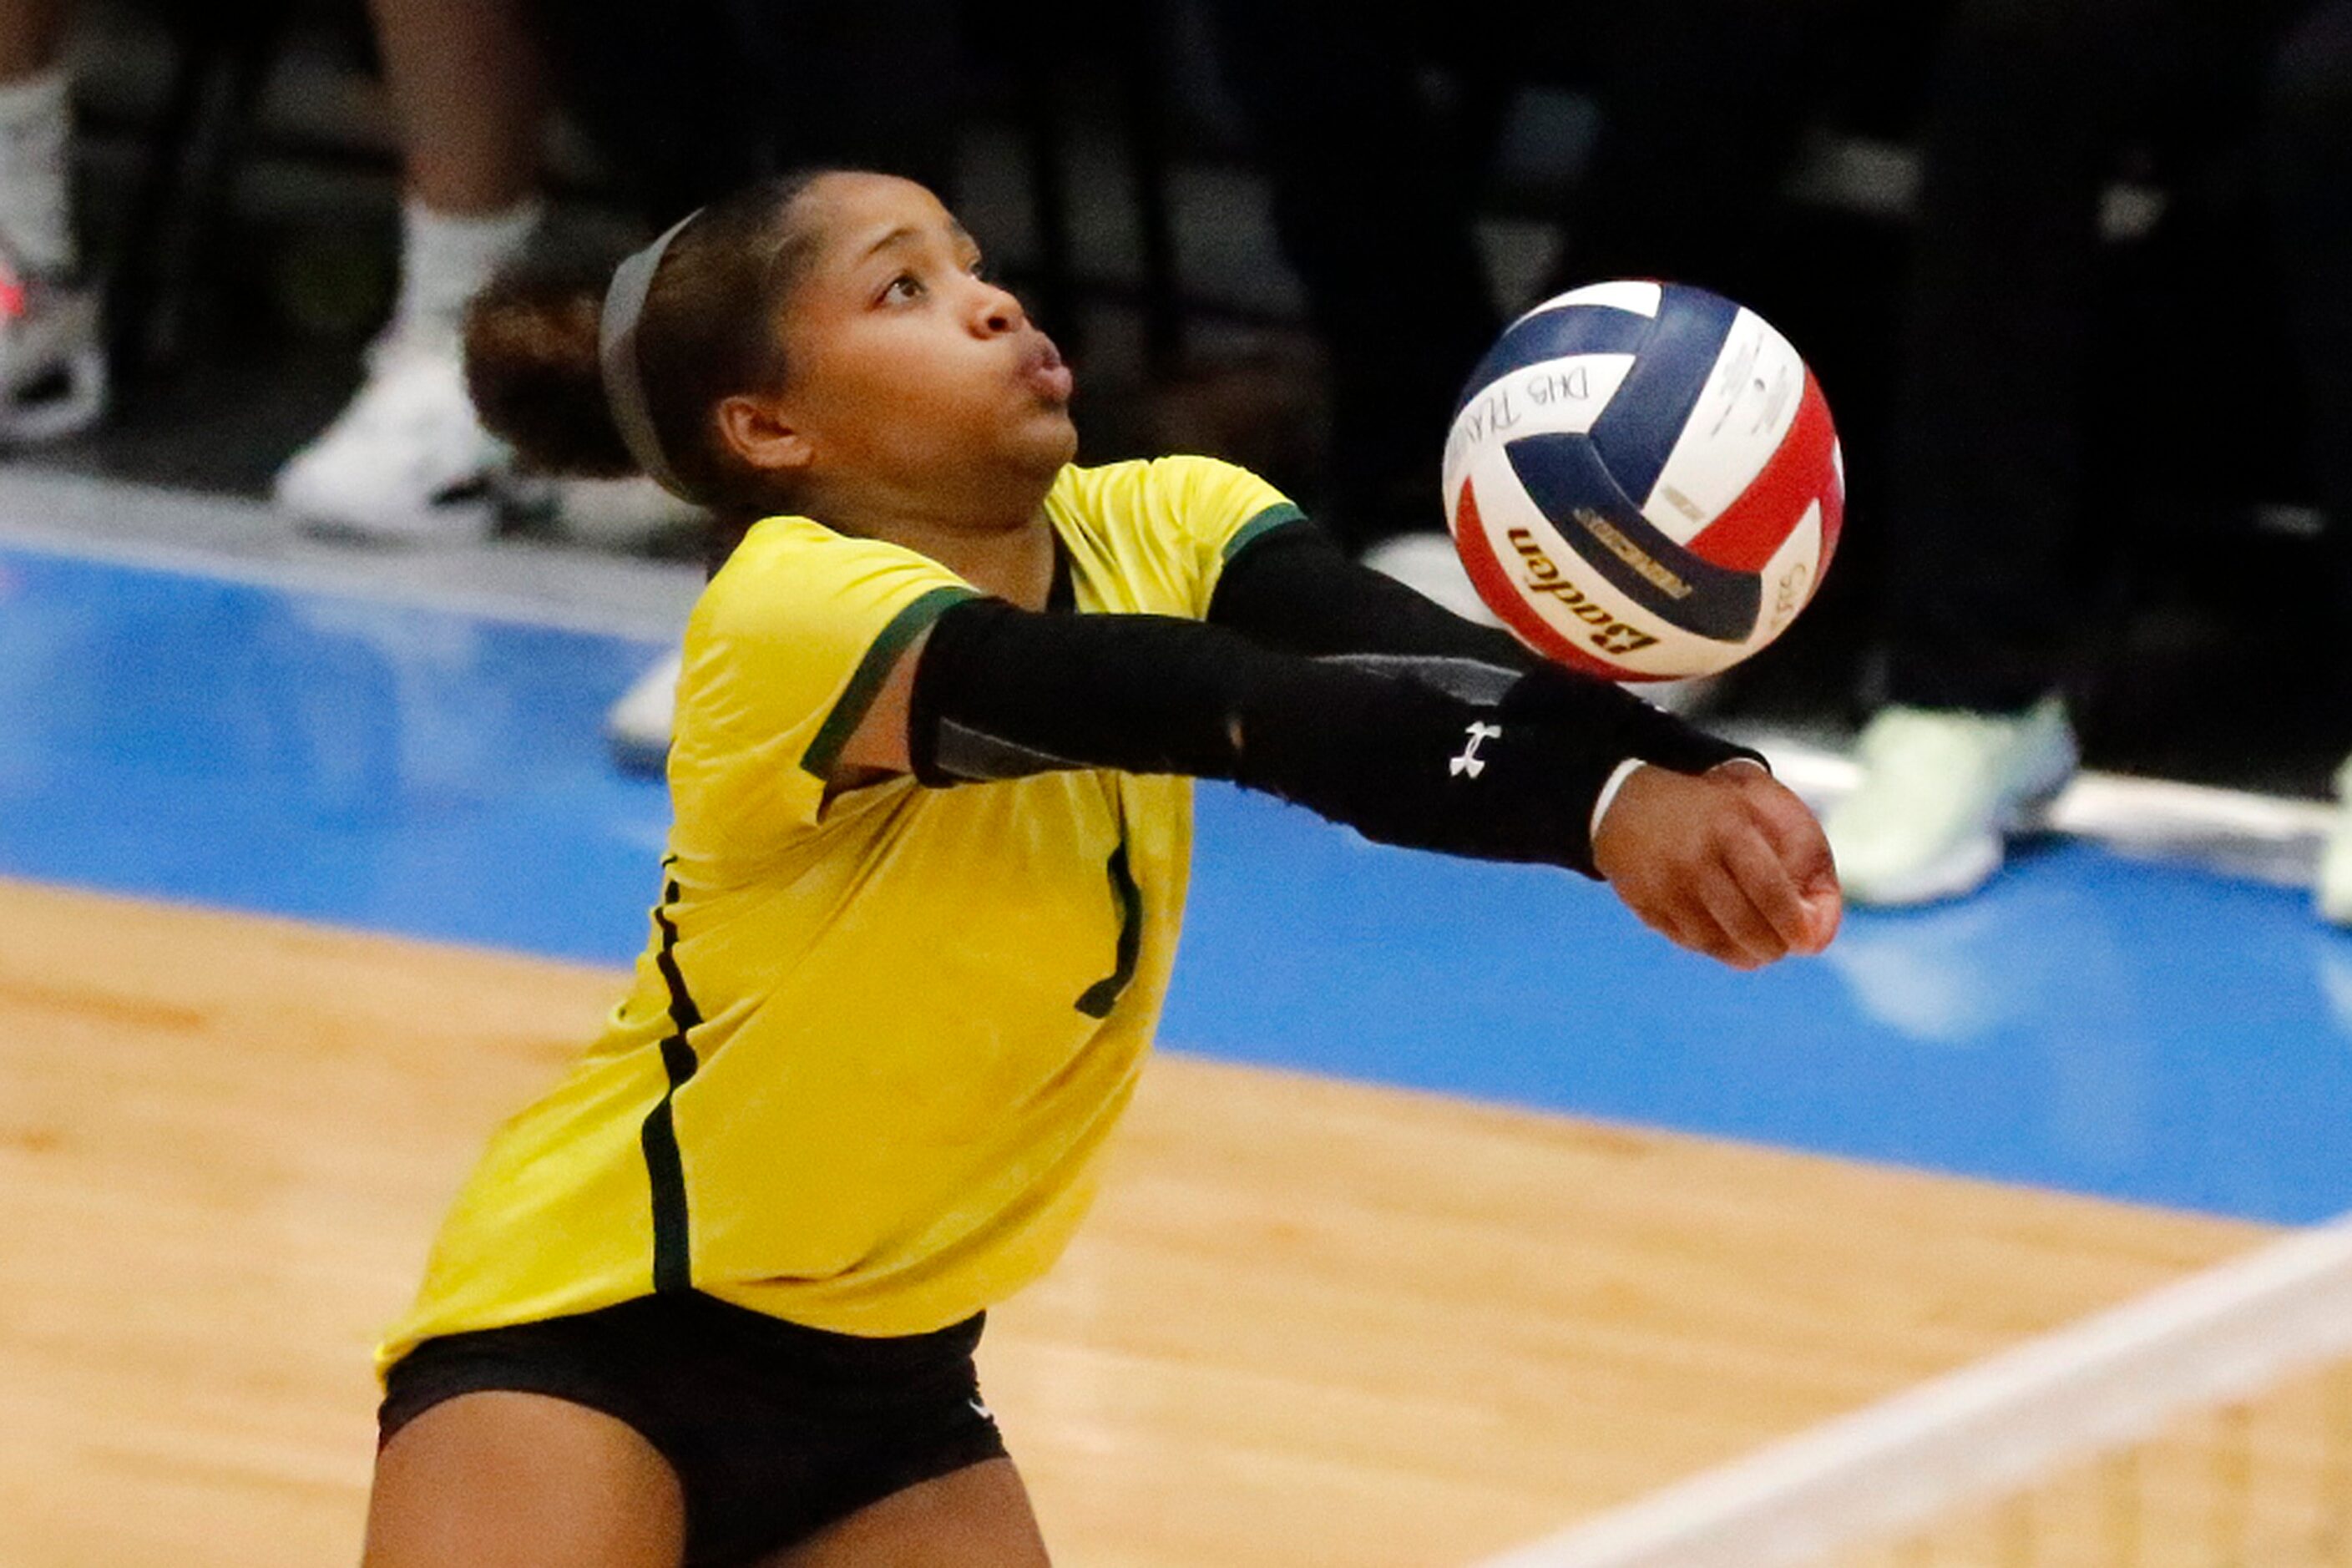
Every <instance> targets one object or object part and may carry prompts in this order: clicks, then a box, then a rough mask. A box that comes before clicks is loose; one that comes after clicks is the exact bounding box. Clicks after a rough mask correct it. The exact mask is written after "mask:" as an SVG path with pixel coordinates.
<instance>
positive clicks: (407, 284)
mask: <svg viewBox="0 0 2352 1568" xmlns="http://www.w3.org/2000/svg"><path fill="white" fill-rule="evenodd" d="M370 11H371V14H372V16H373V21H374V24H375V32H376V43H377V48H378V52H379V53H380V54H381V56H382V58H383V74H384V83H385V87H386V89H388V90H389V92H390V94H391V97H392V101H393V107H394V111H395V113H396V114H397V116H398V120H399V125H400V137H401V147H402V154H403V159H402V187H403V188H402V201H401V257H400V262H401V265H400V292H399V296H398V299H397V301H396V302H395V304H394V307H393V314H392V320H391V321H390V322H389V323H388V324H387V325H386V326H385V327H384V329H383V331H382V332H381V333H380V334H379V335H378V336H377V338H376V340H375V342H374V343H373V345H372V346H371V347H370V348H369V350H368V353H367V374H366V377H365V379H364V380H363V381H362V384H361V385H360V389H359V391H358V393H357V394H356V395H353V397H352V401H351V403H350V404H349V405H347V406H346V407H345V408H344V409H343V411H342V413H341V415H340V416H338V417H337V418H336V419H335V421H334V422H333V423H332V424H331V425H330V426H328V427H327V428H326V429H325V430H324V431H322V432H321V433H320V435H319V436H318V437H316V438H315V439H313V440H312V441H311V442H310V444H309V445H308V446H306V447H303V448H302V449H301V450H300V451H299V452H297V453H295V454H294V456H293V457H292V458H290V459H289V461H288V462H287V463H286V465H285V467H284V468H281V469H279V470H278V477H277V481H276V484H275V487H274V488H275V492H276V497H277V500H278V504H279V505H280V506H281V507H283V508H285V509H286V510H288V511H289V512H291V513H293V514H294V515H295V516H296V517H297V518H298V519H299V520H300V521H302V522H303V523H304V524H305V525H306V526H309V527H311V528H314V529H318V530H321V531H331V532H334V533H338V534H342V535H348V536H352V537H356V538H361V539H365V540H369V541H373V542H391V543H454V542H474V541H480V540H484V539H488V537H490V535H491V534H492V533H494V532H495V531H496V530H497V526H498V517H499V502H500V486H499V481H500V479H501V478H502V476H503V473H504V470H505V468H506V467H507V462H506V455H505V452H504V450H503V448H502V447H500V446H499V443H498V442H497V441H495V440H493V439H492V438H491V437H490V436H489V434H488V432H487V431H485V430H484V429H483V428H482V426H481V423H480V421H479V420H478V419H477V418H476V417H475V416H474V410H473V405H471V404H470V403H469V402H467V397H466V385H465V373H464V369H463V365H462V363H461V356H460V354H459V350H458V342H459V329H460V327H461V325H462V323H463V321H464V318H465V311H466V306H467V301H469V300H471V299H472V298H473V297H474V295H475V294H476V293H477V292H478V291H479V290H480V289H482V288H483V286H484V285H486V284H487V283H488V282H489V280H490V279H491V278H492V277H493V276H495V275H496V274H497V272H498V271H499V268H502V267H504V266H505V265H506V264H507V263H508V262H509V261H510V260H512V259H514V258H516V257H517V256H519V255H520V254H521V252H522V250H523V247H525V246H526V245H527V244H528V243H529V242H530V237H531V236H532V234H533V233H534V232H535V231H536V230H537V229H538V227H539V225H540V222H541V219H542V217H543V216H545V213H546V205H545V202H544V200H543V199H542V197H541V194H540V159H541V148H542V144H543V141H544V138H545V134H546V129H547V123H548V113H549V106H548V88H547V71H546V67H545V64H544V61H543V59H542V58H541V50H540V47H539V41H538V39H537V38H536V37H534V35H533V33H532V31H531V29H530V27H529V26H527V25H526V23H525V18H524V16H523V15H522V12H521V9H520V0H371V4H370Z"/></svg>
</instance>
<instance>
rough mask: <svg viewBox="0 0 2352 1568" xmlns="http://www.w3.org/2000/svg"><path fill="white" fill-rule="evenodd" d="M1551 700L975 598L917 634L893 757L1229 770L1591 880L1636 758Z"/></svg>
mask: <svg viewBox="0 0 2352 1568" xmlns="http://www.w3.org/2000/svg"><path fill="white" fill-rule="evenodd" d="M1607 689H1611V690H1613V688H1607ZM1548 706H1549V705H1548V703H1547V702H1546V700H1544V694H1543V693H1542V692H1541V691H1539V690H1533V689H1528V688H1526V686H1525V683H1515V684H1514V685H1513V686H1512V687H1511V689H1508V690H1507V691H1504V692H1502V693H1500V694H1499V697H1498V700H1494V701H1487V702H1481V701H1475V700H1467V699H1465V698H1463V697H1461V696H1457V695H1454V694H1452V693H1450V692H1447V691H1444V690H1440V689H1436V688H1435V687H1433V686H1431V685H1428V684H1425V683H1423V682H1422V681H1420V680H1417V679H1400V678H1399V677H1398V676H1397V675H1395V674H1393V673H1383V672H1381V671H1379V670H1375V669H1365V668H1354V667H1351V666H1350V665H1349V664H1346V663H1341V662H1332V661H1327V660H1319V659H1312V658H1301V657H1299V656H1298V655H1297V654H1294V653H1287V652H1284V651H1281V650H1278V649H1274V648H1268V647H1263V646H1261V645H1259V644H1258V643H1256V642H1254V641H1253V640H1251V639H1250V638H1248V637H1244V636H1242V635H1241V634H1240V633H1238V632H1236V631H1234V630H1233V629H1231V628H1230V627H1225V626H1210V625H1203V624H1202V623H1200V622H1195V621H1189V620H1181V619H1177V618H1174V617H1170V616H1131V615H1053V614H1040V613H1035V612H1032V611H1026V610H1022V609H1019V608H1017V607H1015V606H1014V605H1009V604H1006V603H1004V602H1003V600H998V599H971V600H967V601H965V602H963V603H961V604H959V605H954V606H953V607H951V608H950V609H949V610H947V611H946V612H945V613H944V614H942V615H941V616H940V618H939V620H938V621H937V622H936V623H934V625H933V626H932V627H931V631H930V635H929V639H928V641H927V642H926V643H925V645H924V647H923V650H922V654H921V658H920V663H919V665H918V666H917V668H916V673H915V685H914V694H913V701H912V707H911V711H910V714H909V719H908V749H909V752H910V753H911V755H912V758H913V763H914V770H915V774H916V776H917V778H918V779H919V780H920V781H921V782H922V783H924V784H928V785H930V786H933V787H944V786H947V785H950V784H958V783H963V782H967V781H977V780H985V779H1001V778H1013V777H1020V776H1023V775H1025V774H1029V773H1040V772H1045V771H1049V770H1053V769H1057V768H1076V767H1103V768H1115V769H1118V770H1121V771H1124V772H1128V773H1183V774H1190V775H1192V776H1193V777H1196V778H1217V779H1230V780H1233V781H1234V782H1236V783H1238V784H1242V785H1244V787H1247V788H1251V789H1256V790H1262V791H1265V792H1267V793H1269V794H1272V795H1279V796H1281V797H1282V798H1284V799H1286V800H1290V801H1294V802H1296V803H1297V804H1298V805H1304V806H1307V807H1308V808H1309V809H1311V810H1313V811H1315V812H1318V813H1319V814H1320V815H1322V816H1327V817H1329V818H1331V819H1332V820H1334V821H1337V822H1341V823H1345V824H1347V825H1349V826H1352V827H1354V828H1356V829H1357V830H1358V831H1359V832H1360V833H1362V834H1363V835H1364V836H1365V837H1368V838H1372V839H1376V840H1379V841H1381V842H1382V843H1389V844H1401V845H1406V846H1409V847H1415V848H1423V849H1434V850H1440V851H1443V852H1445V853H1449V854H1455V855H1464V856H1470V857H1475V858H1482V859H1493V860H1526V861H1538V862H1545V863H1549V864H1553V865H1559V866H1566V867H1570V868H1573V869H1576V870H1579V871H1582V872H1583V873H1585V874H1586V875H1588V876H1591V875H1595V874H1596V873H1595V872H1594V869H1593V866H1592V847H1591V837H1590V818H1591V811H1592V806H1593V803H1594V801H1595V800H1596V799H1598V797H1599V795H1600V791H1601V786H1602V784H1604V783H1605V782H1606V781H1607V778H1608V776H1609V774H1610V773H1612V771H1614V769H1615V768H1616V766H1617V764H1618V763H1620V762H1621V761H1622V760H1623V759H1624V758H1625V757H1627V756H1629V755H1633V754H1637V752H1636V749H1635V748H1634V747H1633V745H1632V744H1631V743H1630V742H1627V741H1626V740H1625V739H1624V738H1623V737H1621V736H1618V735H1615V734H1613V733H1610V732H1607V731H1606V726H1605V723H1602V722H1601V721H1596V719H1595V717H1594V715H1593V714H1591V713H1585V712H1580V713H1578V714H1577V715H1575V719H1574V721H1573V722H1569V721H1563V720H1562V719H1561V718H1560V716H1559V715H1558V714H1556V713H1552V712H1549V711H1547V708H1548ZM1636 706H1640V705H1639V704H1636ZM1645 711H1647V710H1646V709H1645Z"/></svg>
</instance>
